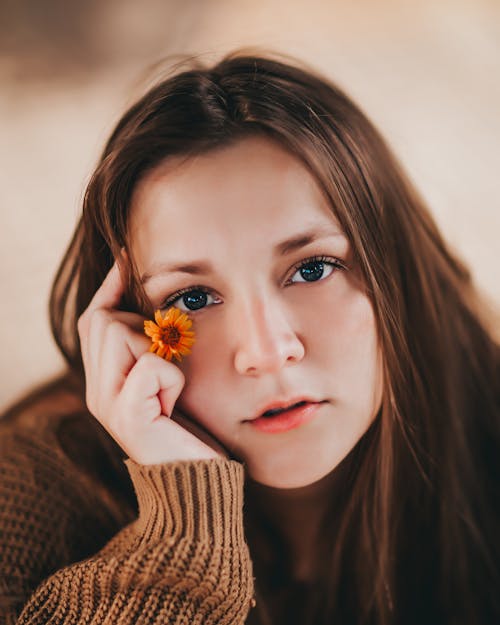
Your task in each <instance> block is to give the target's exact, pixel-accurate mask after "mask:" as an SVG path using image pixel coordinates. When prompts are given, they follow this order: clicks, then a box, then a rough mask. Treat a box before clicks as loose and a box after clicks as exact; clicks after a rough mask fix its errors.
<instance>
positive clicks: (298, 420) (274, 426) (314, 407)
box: [248, 402, 324, 434]
mask: <svg viewBox="0 0 500 625" xmlns="http://www.w3.org/2000/svg"><path fill="white" fill-rule="evenodd" d="M293 403H295V402H293ZM323 403H324V402H314V403H313V402H309V403H307V404H305V405H304V406H298V407H297V408H292V409H291V410H286V411H285V412H282V413H280V414H278V415H276V416H274V417H262V416H261V417H257V419H252V420H251V421H248V423H249V424H250V425H251V426H252V427H254V428H255V429H257V430H260V431H261V432H266V433H267V434H280V433H282V432H287V431H288V430H293V429H294V428H298V427H300V426H301V425H305V424H306V423H308V422H309V421H311V420H312V419H314V417H315V416H316V413H317V412H318V409H319V407H320V406H321V404H323Z"/></svg>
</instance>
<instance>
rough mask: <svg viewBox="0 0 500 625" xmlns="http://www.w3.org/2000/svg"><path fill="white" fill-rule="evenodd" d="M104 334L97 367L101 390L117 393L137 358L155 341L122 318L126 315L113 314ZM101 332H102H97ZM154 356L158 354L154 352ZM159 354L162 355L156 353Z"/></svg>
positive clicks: (111, 395)
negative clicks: (121, 319) (122, 320)
mask: <svg viewBox="0 0 500 625" xmlns="http://www.w3.org/2000/svg"><path fill="white" fill-rule="evenodd" d="M113 316H114V317H115V318H114V319H112V320H111V321H110V322H109V323H108V324H107V326H106V328H105V329H104V331H103V332H102V333H101V334H100V339H99V340H100V341H101V344H100V345H99V346H95V349H96V353H97V350H99V352H98V353H99V359H98V363H97V367H96V370H97V371H98V376H99V392H100V393H101V394H102V396H103V397H104V398H111V399H114V397H115V396H116V395H117V394H118V393H119V392H120V391H121V389H122V387H123V385H124V383H125V380H126V378H127V376H128V374H129V373H130V371H131V369H132V368H133V367H134V366H135V364H136V362H137V361H138V360H139V359H140V358H141V356H143V354H144V353H147V352H148V347H149V346H150V345H151V341H150V339H149V338H148V337H146V336H145V335H144V334H143V333H142V332H137V331H135V330H134V329H132V328H130V327H129V326H128V325H126V324H124V323H122V322H121V321H119V318H120V317H122V318H123V316H122V315H120V316H119V317H118V318H116V317H117V316H115V315H113ZM96 335H97V336H99V335H98V334H97V333H96ZM151 356H154V354H151ZM156 358H158V356H156Z"/></svg>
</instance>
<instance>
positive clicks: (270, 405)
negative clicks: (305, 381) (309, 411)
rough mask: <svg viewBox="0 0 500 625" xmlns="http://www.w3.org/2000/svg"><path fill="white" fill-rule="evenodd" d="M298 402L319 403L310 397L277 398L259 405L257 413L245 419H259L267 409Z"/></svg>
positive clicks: (283, 406) (284, 406)
mask: <svg viewBox="0 0 500 625" xmlns="http://www.w3.org/2000/svg"><path fill="white" fill-rule="evenodd" d="M299 402H307V403H308V404H317V403H319V402H318V400H316V399H313V398H312V397H292V398H290V399H277V400H275V401H272V402H270V403H268V404H265V405H264V406H261V408H260V410H259V411H258V412H257V414H255V415H254V416H253V417H252V418H251V419H247V421H255V420H256V419H259V418H260V417H262V415H263V414H264V413H265V412H266V411H267V410H275V409H277V408H287V407H288V406H293V405H294V404H298V403H299Z"/></svg>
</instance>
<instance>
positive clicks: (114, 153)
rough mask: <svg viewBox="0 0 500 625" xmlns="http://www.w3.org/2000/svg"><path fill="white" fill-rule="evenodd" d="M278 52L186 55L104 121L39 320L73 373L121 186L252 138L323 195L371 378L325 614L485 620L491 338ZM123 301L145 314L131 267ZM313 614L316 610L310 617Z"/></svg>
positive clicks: (344, 131) (463, 274)
mask: <svg viewBox="0 0 500 625" xmlns="http://www.w3.org/2000/svg"><path fill="white" fill-rule="evenodd" d="M289 60H290V57H284V56H283V55H282V56H281V58H279V56H278V55H267V54H265V55H255V54H251V53H248V52H244V51H241V50H240V51H237V52H235V53H232V54H229V55H227V56H225V57H224V58H223V59H222V60H220V61H219V62H217V63H214V64H212V65H211V66H205V65H203V64H202V63H200V62H199V61H196V60H190V61H188V64H187V65H188V66H182V65H181V66H178V67H176V68H175V71H173V72H172V73H171V74H170V75H168V76H166V77H163V79H162V80H161V81H159V82H158V83H157V84H155V85H154V86H153V87H152V88H150V89H149V91H148V92H147V93H146V94H145V95H144V96H143V97H142V98H141V99H140V100H139V101H137V102H136V103H135V104H134V105H133V106H132V107H131V108H130V109H129V110H128V111H127V112H126V113H125V114H124V116H123V117H122V118H121V120H120V121H119V122H118V124H117V126H116V128H115V130H114V132H113V133H112V135H111V137H110V139H109V141H108V143H107V145H106V146H105V149H104V152H103V155H102V157H101V159H100V162H99V164H98V166H97V168H96V170H95V172H94V174H93V176H92V179H91V181H90V183H89V185H88V188H87V191H86V194H85V199H84V206H83V214H82V217H81V221H80V223H79V225H78V227H77V229H76V232H75V235H74V237H73V240H72V241H71V244H70V246H69V248H68V250H67V252H66V255H65V257H64V259H63V261H62V264H61V266H60V269H59V272H58V274H57V277H56V279H55V282H54V285H53V290H52V294H51V300H50V310H51V323H52V330H53V334H54V337H55V340H56V342H57V344H58V345H59V347H60V349H61V351H62V353H63V354H64V356H65V358H66V360H67V362H68V365H69V369H70V371H72V372H74V374H75V376H76V377H77V378H78V379H80V380H82V381H83V369H82V362H81V356H80V350H79V345H78V334H77V330H76V323H77V319H78V317H79V315H80V314H81V313H82V312H83V310H84V309H85V308H86V307H87V305H88V303H89V301H90V299H91V298H92V296H93V294H94V293H95V291H96V290H97V288H98V287H99V285H100V283H101V282H102V280H103V279H104V277H105V275H106V273H107V272H108V270H109V268H110V267H111V265H112V263H113V261H114V259H115V258H121V257H120V254H119V250H120V248H121V247H125V249H126V250H128V251H129V253H130V250H129V238H128V231H127V227H128V213H129V205H130V198H131V193H132V191H133V189H134V186H135V184H136V183H137V181H138V180H139V178H140V177H141V176H142V175H144V173H145V172H146V171H147V170H149V169H151V168H153V167H155V166H156V165H157V164H158V163H159V162H160V161H163V160H164V159H166V158H168V157H169V156H174V155H175V156H185V157H186V158H189V157H190V156H191V155H196V154H200V153H203V152H207V151H209V150H213V149H216V148H218V147H222V146H226V145H228V144H229V143H231V142H234V141H238V140H240V139H242V138H244V137H245V136H249V135H255V134H260V135H264V136H266V137H268V138H270V139H272V140H274V141H277V142H279V144H280V145H281V146H282V147H284V148H285V149H287V150H288V151H289V152H290V153H292V154H294V155H295V156H296V157H297V158H299V159H300V160H301V161H302V163H303V164H304V165H305V166H306V167H307V168H308V169H309V170H310V171H311V172H312V174H313V175H314V176H315V178H316V180H317V182H318V184H319V185H320V186H321V188H322V190H323V191H324V193H325V194H326V196H327V197H328V198H329V201H330V204H331V208H332V211H333V212H334V214H335V215H336V217H337V219H338V220H339V222H340V224H341V225H342V227H343V229H344V231H345V234H346V235H347V237H348V238H349V240H350V243H351V246H352V249H353V253H354V257H355V261H356V263H357V264H358V265H359V267H360V271H361V275H362V277H363V280H364V284H365V287H366V291H367V293H368V295H369V297H370V299H371V302H372V305H373V309H374V313H375V318H376V323H377V330H378V336H379V340H380V344H381V348H382V352H383V360H384V363H383V366H384V378H385V388H384V394H383V402H382V407H381V411H380V413H379V416H378V418H377V421H376V423H375V424H374V426H373V428H372V432H371V436H370V438H369V442H367V443H366V445H365V446H364V447H363V453H362V454H360V455H359V460H358V462H357V468H356V475H355V476H354V478H353V480H352V483H351V484H350V488H349V492H348V494H347V495H346V499H345V502H344V503H345V505H344V509H343V511H342V517H341V519H340V524H339V527H338V531H337V533H336V536H335V540H334V541H333V544H334V547H332V553H331V556H330V562H329V573H328V574H327V575H326V577H325V594H326V595H327V597H326V598H325V601H324V604H323V605H322V610H323V616H322V617H321V618H320V617H318V621H317V622H327V619H328V622H334V619H338V622H339V623H349V624H350V623H374V624H375V623H377V624H379V625H382V624H388V623H404V624H405V625H408V624H410V623H425V625H429V624H431V623H476V622H481V623H493V622H494V621H495V620H496V619H500V600H499V598H498V597H499V596H500V595H499V593H498V589H499V588H500V573H499V564H498V563H499V562H500V549H499V545H500V540H499V538H498V529H499V527H498V520H499V518H500V515H499V512H500V505H499V501H500V498H499V471H498V469H499V463H498V455H499V451H500V444H499V443H500V440H499V439H500V436H499V432H500V427H499V384H498V379H499V361H500V358H499V346H498V344H497V342H496V341H495V340H494V338H493V336H492V331H491V329H488V327H487V324H486V322H485V321H484V319H483V318H482V314H481V307H480V300H479V297H478V294H477V292H476V289H475V287H474V285H473V282H472V279H471V275H470V273H469V271H468V269H467V268H466V267H465V266H464V264H463V263H462V262H461V261H460V260H459V259H458V258H457V256H456V255H455V254H454V253H453V252H452V250H450V248H449V246H448V245H447V244H446V243H445V241H444V240H443V238H442V236H441V234H440V233H439V231H438V229H437V227H436V225H435V223H434V221H433V219H432V217H431V215H430V214H429V212H428V210H427V208H426V207H425V205H424V202H423V201H422V199H421V197H420V196H419V195H418V193H417V192H416V190H415V189H414V188H413V187H412V185H411V183H410V182H409V180H408V178H407V177H406V175H405V174H404V172H403V171H402V169H401V167H400V165H399V164H398V162H397V160H396V158H395V157H394V156H393V154H392V153H391V151H390V149H389V147H388V146H387V144H386V143H385V142H384V140H383V139H382V137H381V136H380V134H379V132H378V131H377V130H376V129H375V127H374V126H373V124H372V123H371V122H370V121H369V120H368V119H367V117H366V115H365V114H363V112H362V111H361V110H360V109H359V108H358V107H357V106H356V105H355V104H354V103H353V102H352V101H351V100H350V99H349V97H347V96H346V95H345V94H344V93H343V92H342V91H341V90H340V89H339V88H338V87H337V86H335V85H334V84H332V82H331V81H329V80H327V79H326V78H325V77H323V76H321V75H320V74H319V73H318V72H317V71H315V70H314V69H312V68H311V67H308V66H305V65H304V64H303V63H301V62H299V61H297V60H296V59H294V62H289ZM125 269H127V270H128V274H127V275H128V280H129V290H128V292H129V295H128V297H127V298H126V301H125V302H124V307H127V308H129V309H133V310H136V311H138V310H146V308H147V306H148V305H147V301H146V298H145V295H144V293H143V292H142V291H141V289H140V288H139V287H138V285H137V275H136V271H135V269H134V266H133V263H132V265H131V266H130V267H126V268H125ZM321 619H323V620H321Z"/></svg>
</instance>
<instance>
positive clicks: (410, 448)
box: [0, 53, 500, 625]
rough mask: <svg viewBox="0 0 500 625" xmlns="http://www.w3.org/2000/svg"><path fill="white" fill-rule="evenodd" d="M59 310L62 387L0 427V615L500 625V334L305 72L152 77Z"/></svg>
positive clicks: (355, 119)
mask: <svg viewBox="0 0 500 625" xmlns="http://www.w3.org/2000/svg"><path fill="white" fill-rule="evenodd" d="M157 310H159V311H161V313H159V314H158V313H157V314H156V316H155V320H156V323H157V324H158V328H156V330H155V332H157V333H161V331H162V329H161V325H162V323H163V319H164V317H163V316H164V315H171V314H172V312H174V317H175V315H180V314H181V313H184V316H180V317H177V322H176V324H177V325H176V324H174V325H172V328H174V330H172V331H173V332H174V331H175V333H176V336H175V340H176V341H177V343H175V342H174V343H175V344H177V345H178V343H179V341H180V340H181V338H182V339H183V340H184V339H187V338H190V342H189V349H188V348H187V347H186V346H187V345H188V343H186V345H185V347H186V349H184V350H183V351H182V350H181V354H183V355H178V359H177V360H168V359H166V358H163V357H160V356H161V355H163V354H162V353H161V350H163V351H165V350H166V349H167V348H168V345H167V340H166V338H165V337H163V339H164V342H163V343H159V342H158V341H159V339H158V336H159V334H158V335H157V336H156V339H155V341H156V344H155V346H154V347H155V348H156V349H160V347H161V350H160V354H158V353H152V352H151V351H150V347H151V345H152V343H151V338H150V337H149V336H146V334H145V333H144V320H145V319H148V320H152V318H153V315H154V314H155V311H157ZM51 315H52V317H51V318H52V327H53V331H54V336H55V339H56V341H57V343H58V345H59V347H60V348H61V350H62V352H63V354H64V356H65V358H66V360H67V363H68V373H67V374H66V375H65V376H64V377H63V378H62V379H59V380H57V381H56V382H54V383H52V384H50V385H47V386H46V387H45V388H44V389H43V390H42V391H39V392H37V393H35V394H33V396H32V397H30V398H27V399H26V400H25V401H24V402H22V403H21V404H19V405H18V406H16V407H15V408H14V409H12V410H11V411H10V412H9V414H7V415H5V418H4V419H3V420H2V422H1V437H0V440H1V445H2V448H1V456H0V520H1V525H0V528H1V532H0V541H1V543H0V567H1V568H0V572H1V575H0V614H1V615H2V622H6V623H9V624H12V623H24V624H28V623H29V624H33V625H34V624H42V623H51V624H64V625H69V624H75V623H92V624H94V625H97V624H101V623H102V624H103V623H106V624H108V623H121V624H132V623H134V624H135V623H148V624H151V625H152V624H155V623H158V624H159V623H169V624H173V623H179V624H180V623H204V624H207V623H213V624H226V623H227V624H229V623H231V624H238V623H239V624H243V623H247V624H259V625H270V624H272V625H277V624H281V623H283V624H285V623H286V624H287V625H290V624H293V623H301V624H306V623H311V624H320V623H332V622H338V623H343V624H346V625H347V624H348V625H350V624H361V623H366V624H374V625H375V624H377V625H388V624H392V623H394V624H400V623H404V624H405V625H411V624H413V623H415V624H417V623H418V624H422V623H425V624H426V625H431V624H434V623H436V624H437V623H439V624H441V625H442V624H444V623H446V624H452V623H453V624H461V623H464V624H465V623H467V624H471V623H481V624H484V625H486V624H488V625H489V624H492V623H494V622H498V620H499V619H500V601H499V599H498V592H497V590H498V588H499V587H500V571H499V564H498V563H499V562H500V549H499V539H498V521H499V471H498V469H499V463H498V454H499V443H500V441H499V383H498V380H499V375H498V374H499V347H498V344H497V343H496V342H495V340H494V339H493V336H492V332H491V329H488V325H487V322H486V321H485V320H484V319H483V315H482V313H481V305H480V302H479V298H478V296H477V294H476V292H475V290H474V286H473V284H472V281H471V277H470V274H469V271H468V269H467V268H466V267H465V266H464V264H463V263H462V262H461V261H460V260H458V259H457V258H456V256H455V255H454V254H453V253H452V252H451V251H450V249H449V248H448V246H447V245H446V243H445V242H444V241H443V238H442V237H441V235H440V233H439V232H438V230H437V228H436V225H435V224H434V222H433V220H432V218H431V217H430V215H429V212H428V211H427V209H426V207H425V206H424V204H423V202H422V200H421V199H420V198H419V196H418V194H417V193H416V192H415V190H414V189H413V188H412V186H411V185H410V183H409V182H408V180H407V178H406V177H405V175H404V173H403V172H402V170H401V168H400V166H399V165H398V163H397V162H396V160H395V158H394V156H393V155H392V154H391V152H390V150H389V148H388V147H387V145H386V144H385V142H384V141H383V139H382V138H381V137H380V135H379V133H378V132H377V131H376V129H375V128H374V127H373V125H372V124H371V123H370V122H369V121H368V120H367V118H366V117H365V115H364V114H363V113H362V112H361V111H360V110H359V108H358V107H357V106H356V105H355V104H353V102H352V101H351V100H350V99H349V98H348V97H347V96H346V95H345V94H343V93H342V92H341V91H340V90H339V89H338V88H337V87H335V86H334V85H333V84H331V83H330V82H328V81H327V80H326V79H325V78H323V77H321V76H320V75H318V74H317V73H316V72H315V71H314V70H311V69H310V68H304V67H303V66H300V64H298V63H292V64H290V63H289V62H288V61H287V62H285V61H284V60H283V59H278V58H271V57H254V56H249V55H245V54H243V53H233V54H231V55H228V56H226V57H225V58H224V59H222V60H221V61H220V62H218V63H217V64H215V65H213V66H211V67H204V66H201V65H192V66H190V67H189V68H184V69H182V68H180V69H178V70H177V71H176V72H175V73H174V74H173V75H171V76H169V77H167V78H166V79H164V80H163V81H162V82H160V83H159V84H157V85H156V86H154V87H153V88H151V90H150V91H149V92H148V93H147V94H146V95H145V96H144V97H143V98H142V99H140V100H139V101H138V102H137V103H136V104H134V105H133V106H132V107H131V108H130V109H129V110H128V111H127V112H126V113H125V115H124V116H123V117H122V119H121V120H120V121H119V123H118V125H117V127H116V129H115V130H114V132H113V134H112V136H111V138H110V139H109V141H108V143H107V145H106V147H105V149H104V153H103V155H102V158H101V160H100V162H99V164H98V166H97V168H96V171H95V172H94V175H93V177H92V179H91V181H90V183H89V185H88V189H87V192H86V196H85V200H84V206H83V214H82V217H81V220H80V223H79V225H78V227H77V229H76V232H75V234H74V237H73V239H72V241H71V243H70V246H69V248H68V251H67V253H66V255H65V257H64V259H63V262H62V264H61V267H60V270H59V272H58V274H57V277H56V280H55V283H54V287H53V291H52V297H51ZM151 323H152V321H151ZM190 323H191V324H192V325H191V327H189V324H190ZM146 325H147V324H146ZM151 327H153V326H151ZM155 327H156V326H155ZM193 332H194V343H193V335H192V333H193ZM150 334H151V333H150ZM153 338H154V337H153ZM159 346H160V347H159Z"/></svg>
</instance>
